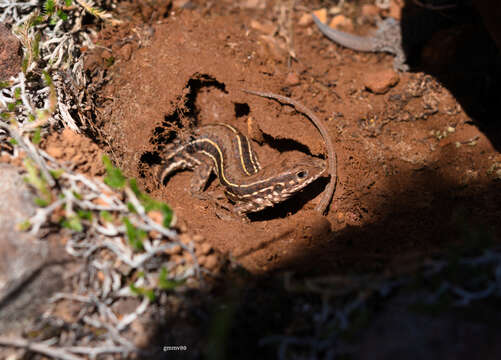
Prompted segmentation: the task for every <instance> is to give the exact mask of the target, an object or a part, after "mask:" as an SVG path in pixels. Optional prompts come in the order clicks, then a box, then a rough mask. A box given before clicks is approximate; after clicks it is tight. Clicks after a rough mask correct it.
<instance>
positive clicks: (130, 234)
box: [123, 217, 146, 251]
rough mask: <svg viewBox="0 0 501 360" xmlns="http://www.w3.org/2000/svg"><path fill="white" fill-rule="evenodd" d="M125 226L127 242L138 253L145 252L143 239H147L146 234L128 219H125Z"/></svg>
mask: <svg viewBox="0 0 501 360" xmlns="http://www.w3.org/2000/svg"><path fill="white" fill-rule="evenodd" d="M123 222H124V224H125V229H126V235H127V240H128V241H129V244H130V245H131V246H132V248H133V249H134V250H136V251H142V250H144V247H143V241H142V240H143V239H144V238H145V237H146V232H145V231H144V230H141V229H138V228H136V227H135V226H134V225H132V223H131V222H130V220H129V219H128V218H127V217H124V218H123Z"/></svg>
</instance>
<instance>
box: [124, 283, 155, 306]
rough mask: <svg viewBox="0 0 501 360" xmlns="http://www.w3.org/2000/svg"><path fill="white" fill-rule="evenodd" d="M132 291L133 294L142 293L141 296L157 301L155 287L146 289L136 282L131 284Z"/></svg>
mask: <svg viewBox="0 0 501 360" xmlns="http://www.w3.org/2000/svg"><path fill="white" fill-rule="evenodd" d="M129 288H130V291H132V293H133V294H136V295H140V296H146V297H147V298H148V299H149V300H150V301H152V302H153V301H155V298H156V297H155V292H154V291H153V289H146V288H143V287H138V286H136V285H134V284H130V285H129Z"/></svg>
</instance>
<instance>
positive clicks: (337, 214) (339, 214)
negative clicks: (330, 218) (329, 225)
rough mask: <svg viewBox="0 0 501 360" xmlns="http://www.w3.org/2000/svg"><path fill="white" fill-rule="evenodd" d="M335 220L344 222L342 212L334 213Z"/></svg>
mask: <svg viewBox="0 0 501 360" xmlns="http://www.w3.org/2000/svg"><path fill="white" fill-rule="evenodd" d="M336 220H337V222H338V223H340V224H342V223H344V220H345V219H344V214H343V213H342V212H338V213H336Z"/></svg>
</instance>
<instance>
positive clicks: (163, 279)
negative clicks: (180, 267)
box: [158, 267, 184, 290]
mask: <svg viewBox="0 0 501 360" xmlns="http://www.w3.org/2000/svg"><path fill="white" fill-rule="evenodd" d="M167 275H168V273H167V269H166V268H164V267H163V268H162V269H161V270H160V275H159V276H158V288H159V289H162V290H172V289H174V288H176V287H177V286H178V285H181V284H182V283H184V280H181V281H180V280H169V279H167Z"/></svg>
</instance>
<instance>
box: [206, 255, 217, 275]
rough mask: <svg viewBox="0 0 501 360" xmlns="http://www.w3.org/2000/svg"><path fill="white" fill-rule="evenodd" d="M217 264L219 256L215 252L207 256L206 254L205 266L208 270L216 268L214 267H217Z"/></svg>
mask: <svg viewBox="0 0 501 360" xmlns="http://www.w3.org/2000/svg"><path fill="white" fill-rule="evenodd" d="M218 265H219V258H218V256H217V255H216V254H210V255H209V256H207V258H206V259H205V265H204V266H205V268H207V269H208V270H211V271H213V270H216V268H217V267H218Z"/></svg>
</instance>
